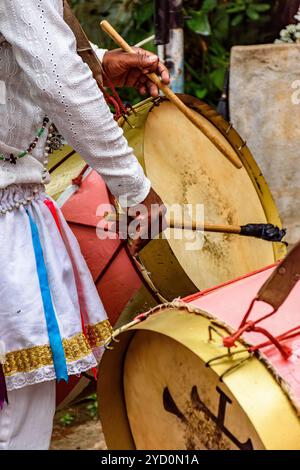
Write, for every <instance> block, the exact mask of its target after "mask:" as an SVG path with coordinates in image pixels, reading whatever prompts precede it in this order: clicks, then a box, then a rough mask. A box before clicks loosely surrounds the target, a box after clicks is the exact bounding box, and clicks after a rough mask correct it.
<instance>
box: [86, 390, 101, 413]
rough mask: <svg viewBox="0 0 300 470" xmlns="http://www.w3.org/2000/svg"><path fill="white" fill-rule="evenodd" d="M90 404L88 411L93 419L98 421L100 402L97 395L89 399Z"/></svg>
mask: <svg viewBox="0 0 300 470" xmlns="http://www.w3.org/2000/svg"><path fill="white" fill-rule="evenodd" d="M88 399H89V400H90V402H89V403H88V405H87V406H86V409H87V411H88V413H89V415H90V417H91V418H93V419H97V418H98V400H97V395H96V393H93V394H92V395H90V396H89V397H88Z"/></svg>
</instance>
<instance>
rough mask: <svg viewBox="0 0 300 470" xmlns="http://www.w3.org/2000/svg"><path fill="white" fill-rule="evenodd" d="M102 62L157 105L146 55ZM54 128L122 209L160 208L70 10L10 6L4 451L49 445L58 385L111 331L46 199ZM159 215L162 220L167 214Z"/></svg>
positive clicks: (1, 203) (2, 258)
mask: <svg viewBox="0 0 300 470" xmlns="http://www.w3.org/2000/svg"><path fill="white" fill-rule="evenodd" d="M97 54H98V56H99V58H100V59H101V60H102V63H103V67H104V70H105V71H106V74H107V75H108V76H109V78H110V79H111V80H112V81H113V83H114V84H115V85H116V86H135V87H136V88H138V90H139V91H140V92H141V93H142V94H146V93H147V92H149V93H150V94H151V95H152V96H157V94H158V90H157V88H156V86H155V85H153V84H152V83H150V82H149V81H148V79H147V77H146V75H145V74H146V73H147V72H150V71H154V72H157V73H159V75H160V76H161V79H162V81H163V82H164V83H166V84H167V83H168V82H169V75H168V72H167V70H166V68H165V67H164V66H163V64H161V63H160V62H159V61H158V58H157V57H156V56H155V55H152V54H150V53H148V52H145V51H144V52H143V51H141V50H140V51H139V54H138V55H137V56H136V55H133V54H126V53H123V52H120V51H119V50H117V51H111V52H110V51H109V52H108V51H103V50H101V49H97ZM51 123H54V124H55V126H56V127H57V128H58V129H59V132H60V133H61V134H62V135H63V136H64V138H65V139H66V140H67V141H68V143H69V144H70V145H71V146H72V147H73V148H74V149H75V150H76V151H78V152H79V153H80V154H81V155H82V156H83V157H84V158H85V159H86V160H87V162H88V163H89V164H90V165H91V166H92V167H93V168H94V169H95V170H97V171H98V172H99V173H100V174H101V176H102V177H103V178H104V180H105V182H106V184H107V186H108V188H109V189H110V191H111V193H112V194H113V195H114V196H115V197H116V198H119V199H120V200H122V204H123V206H124V207H125V208H128V207H131V208H132V207H135V206H136V205H138V204H139V203H143V204H144V205H145V206H146V208H147V209H150V207H151V204H161V200H160V198H159V196H158V195H157V194H156V193H155V192H154V191H153V189H151V183H150V181H149V180H148V179H147V178H146V176H145V175H144V172H143V170H142V168H141V166H140V165H139V163H138V161H137V159H136V158H135V156H134V155H133V152H132V149H131V148H129V146H128V144H127V141H126V140H125V138H124V136H123V133H122V131H121V130H120V128H119V127H118V125H117V123H116V122H115V120H114V119H113V116H112V114H111V113H110V111H109V108H108V106H107V104H106V102H105V100H104V97H103V95H102V93H101V92H100V90H99V88H98V86H97V84H96V82H95V80H94V79H93V77H92V73H91V71H90V70H89V68H88V67H87V65H86V64H84V63H83V61H82V59H81V58H80V57H79V56H78V55H77V52H76V44H75V37H74V35H73V33H72V31H71V29H70V28H69V27H68V26H67V24H66V23H65V21H64V19H63V0H52V1H51V2H50V1H49V0H2V1H1V3H0V241H1V249H0V266H1V276H0V299H1V300H0V302H1V303H0V357H1V351H2V356H5V362H4V359H3V358H2V362H3V364H2V365H1V369H2V370H3V371H4V375H5V382H3V380H2V379H3V374H2V375H1V377H0V398H1V397H2V400H3V399H4V397H5V386H6V389H7V391H8V405H7V404H6V403H4V406H3V409H2V411H0V449H47V448H48V447H49V442H50V437H51V431H52V421H53V415H54V412H55V380H66V381H67V380H68V377H69V376H71V375H74V374H80V373H82V372H84V371H87V370H89V369H91V368H93V367H95V366H96V365H97V362H98V360H99V359H100V357H101V353H102V347H101V346H102V345H103V341H104V340H105V339H106V338H107V337H108V336H109V333H110V331H111V330H110V325H109V322H108V320H107V317H106V314H105V311H104V308H103V306H102V304H101V301H100V300H99V297H98V294H97V291H96V289H95V287H94V284H93V280H92V277H91V275H90V273H89V271H88V268H87V266H86V264H85V261H84V259H83V257H82V255H81V253H80V250H79V247H78V244H77V241H76V239H75V238H74V236H73V234H72V232H71V231H70V229H69V228H68V226H67V224H66V222H65V220H64V219H63V216H62V214H61V212H60V211H59V209H58V208H57V206H56V205H55V203H54V202H53V201H52V200H51V199H50V198H49V197H48V196H47V195H46V194H45V188H44V185H45V184H46V183H48V182H49V174H48V172H47V162H48V157H49V152H50V151H51V145H52V140H53V128H52V125H51ZM124 201H125V202H124ZM153 215H154V219H156V221H157V219H162V215H163V209H162V208H156V210H155V211H154V214H153ZM142 243H144V241H141V240H138V241H137V242H136V245H135V247H134V249H138V248H139V247H140V246H141V244H142ZM112 373H113V371H112Z"/></svg>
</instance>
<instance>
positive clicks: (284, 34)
mask: <svg viewBox="0 0 300 470" xmlns="http://www.w3.org/2000/svg"><path fill="white" fill-rule="evenodd" d="M294 19H295V20H296V21H297V24H289V25H287V26H286V27H285V28H284V29H282V30H281V31H280V38H279V39H276V40H275V43H290V44H291V43H294V42H296V43H298V44H299V43H300V8H299V10H298V12H297V14H296V15H295V16H294Z"/></svg>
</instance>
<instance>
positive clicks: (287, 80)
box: [230, 44, 300, 243]
mask: <svg viewBox="0 0 300 470" xmlns="http://www.w3.org/2000/svg"><path fill="white" fill-rule="evenodd" d="M297 80H298V81H299V82H298V83H295V82H296V81H297ZM293 84H294V87H295V86H296V87H297V88H293ZM293 101H294V102H295V103H293ZM297 102H298V103H299V104H296V103H297ZM230 114H231V121H232V123H233V125H234V127H235V128H236V129H237V130H238V132H239V133H240V134H241V136H242V137H243V138H244V139H245V140H247V143H248V146H249V148H250V150H251V151H252V153H253V155H254V157H255V159H256V160H257V162H258V164H259V166H260V167H261V170H262V172H263V174H264V176H265V178H266V180H267V182H268V184H269V186H270V188H271V191H272V194H273V196H274V199H275V201H276V204H277V206H278V208H279V210H280V214H281V218H282V221H283V224H284V226H286V227H287V228H288V231H289V234H288V237H287V239H288V241H290V242H291V243H295V242H296V241H297V240H300V45H293V44H292V45H289V44H282V45H281V44H278V45H277V44H276V45H273V44H267V45H262V46H237V47H234V48H233V49H232V54H231V75H230Z"/></svg>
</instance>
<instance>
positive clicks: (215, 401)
mask: <svg viewBox="0 0 300 470" xmlns="http://www.w3.org/2000/svg"><path fill="white" fill-rule="evenodd" d="M299 279H300V243H299V245H298V246H297V247H296V248H295V249H294V251H293V252H292V253H291V254H290V257H287V258H286V259H285V260H284V261H283V262H282V263H281V264H280V265H279V266H278V265H273V266H270V267H268V268H264V269H261V270H258V271H256V272H254V273H252V274H249V275H247V276H243V277H241V278H239V279H237V280H235V281H230V282H227V283H225V284H223V285H220V286H218V287H214V288H212V289H208V290H206V291H203V292H201V293H197V294H194V295H192V296H189V297H188V298H186V299H183V300H176V301H174V302H172V303H168V304H162V305H160V306H156V307H154V308H153V309H151V310H150V311H148V312H146V313H145V314H141V315H139V316H138V317H136V319H135V320H133V321H132V322H131V323H130V324H128V325H126V326H123V327H121V328H120V329H119V330H116V331H115V332H114V333H113V337H112V339H111V341H110V342H109V343H108V344H107V351H106V352H105V354H104V357H103V359H102V362H101V364H100V368H99V379H98V400H99V410H100V418H101V422H102V427H103V431H104V435H105V439H106V442H107V445H108V448H109V449H118V450H125V449H127V450H133V449H144V450H145V449H146V450H148V449H149V450H150V449H151V450H299V449H300V419H299V413H300V381H299V378H300V320H299V314H298V310H299V309H298V304H299V295H300V283H299ZM111 371H113V373H111Z"/></svg>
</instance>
